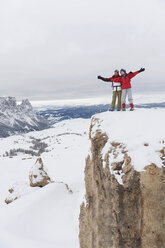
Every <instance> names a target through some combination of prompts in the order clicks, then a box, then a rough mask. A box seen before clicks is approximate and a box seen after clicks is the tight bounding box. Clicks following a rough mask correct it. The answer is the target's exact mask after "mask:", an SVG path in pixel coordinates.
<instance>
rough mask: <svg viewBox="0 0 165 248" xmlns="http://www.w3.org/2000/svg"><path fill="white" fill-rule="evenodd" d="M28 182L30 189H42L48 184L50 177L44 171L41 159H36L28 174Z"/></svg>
mask: <svg viewBox="0 0 165 248" xmlns="http://www.w3.org/2000/svg"><path fill="white" fill-rule="evenodd" d="M29 180H30V186H31V187H44V186H45V185H47V184H48V183H50V181H51V180H50V177H49V176H48V174H47V172H46V171H45V169H44V165H43V162H42V159H41V158H38V159H37V160H36V163H35V164H34V166H33V167H32V168H31V170H30V173H29Z"/></svg>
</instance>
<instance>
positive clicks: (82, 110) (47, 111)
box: [35, 102, 165, 125]
mask: <svg viewBox="0 0 165 248" xmlns="http://www.w3.org/2000/svg"><path fill="white" fill-rule="evenodd" d="M128 108H129V105H128ZM135 108H148V109H149V108H165V102H160V103H159V102H153V103H143V104H142V103H141V104H136V105H135ZM109 109H110V104H98V105H89V106H86V105H84V106H82V105H81V106H80V105H77V106H62V107H59V106H43V107H40V108H35V112H36V114H37V115H40V116H42V117H44V118H45V119H47V120H48V122H49V124H50V125H52V124H55V123H57V122H59V121H63V120H68V119H76V118H84V119H88V118H91V116H92V115H94V114H98V113H101V112H105V111H108V110H109Z"/></svg>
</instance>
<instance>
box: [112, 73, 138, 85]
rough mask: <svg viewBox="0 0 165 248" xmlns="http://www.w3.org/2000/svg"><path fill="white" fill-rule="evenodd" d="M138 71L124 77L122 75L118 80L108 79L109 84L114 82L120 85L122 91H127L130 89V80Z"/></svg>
mask: <svg viewBox="0 0 165 248" xmlns="http://www.w3.org/2000/svg"><path fill="white" fill-rule="evenodd" d="M138 73H139V71H136V72H133V73H128V74H126V75H123V76H121V77H118V78H113V77H111V78H110V81H111V82H116V83H121V84H122V90H125V89H129V88H131V78H133V77H135V76H136V75H137V74H138Z"/></svg>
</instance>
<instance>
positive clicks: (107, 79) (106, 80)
mask: <svg viewBox="0 0 165 248" xmlns="http://www.w3.org/2000/svg"><path fill="white" fill-rule="evenodd" d="M97 78H98V79H101V80H103V81H104V82H110V78H104V77H101V76H98V77H97Z"/></svg>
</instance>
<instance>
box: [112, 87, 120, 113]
mask: <svg viewBox="0 0 165 248" xmlns="http://www.w3.org/2000/svg"><path fill="white" fill-rule="evenodd" d="M121 93H122V91H121V90H120V91H113V95H112V103H111V109H112V110H114V109H115V104H116V98H117V109H121Z"/></svg>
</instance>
